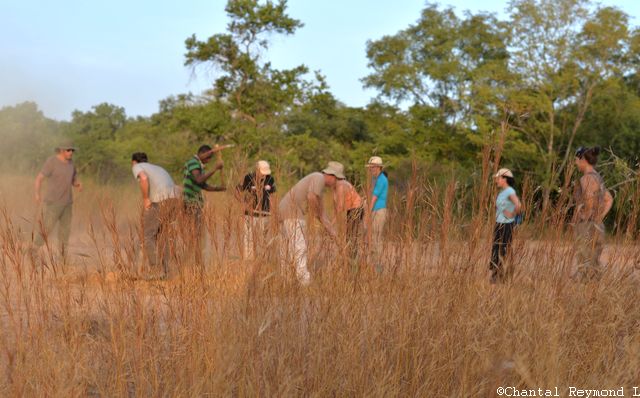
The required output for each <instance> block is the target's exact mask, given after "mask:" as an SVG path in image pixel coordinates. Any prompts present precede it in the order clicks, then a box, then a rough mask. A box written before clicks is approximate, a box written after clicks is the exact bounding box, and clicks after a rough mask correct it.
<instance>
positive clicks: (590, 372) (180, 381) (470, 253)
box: [0, 155, 640, 397]
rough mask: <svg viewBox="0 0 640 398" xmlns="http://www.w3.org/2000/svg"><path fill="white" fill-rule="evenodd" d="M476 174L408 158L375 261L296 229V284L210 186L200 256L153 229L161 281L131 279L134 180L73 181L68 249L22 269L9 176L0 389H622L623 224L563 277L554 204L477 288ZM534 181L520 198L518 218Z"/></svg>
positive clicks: (635, 371)
mask: <svg viewBox="0 0 640 398" xmlns="http://www.w3.org/2000/svg"><path fill="white" fill-rule="evenodd" d="M487 156H488V155H487ZM490 173H491V170H490V169H489V168H487V169H486V170H484V171H483V172H482V173H481V175H480V176H479V177H478V181H477V184H476V185H475V187H473V189H468V187H466V188H465V187H463V186H462V185H461V183H460V182H459V181H456V180H452V181H450V182H449V183H448V184H445V185H444V186H440V185H437V184H435V183H433V182H430V180H429V178H428V173H425V171H421V170H418V169H417V168H416V167H414V172H413V177H412V179H411V184H410V189H409V191H408V193H407V194H406V195H405V196H402V195H396V196H395V197H394V198H393V200H392V208H391V214H390V217H389V220H390V221H389V223H388V228H387V231H386V239H387V244H386V247H385V256H384V257H385V261H384V264H385V271H384V273H383V274H382V275H377V274H376V273H375V272H374V271H373V269H372V267H370V266H369V265H368V264H367V262H366V261H365V260H364V259H352V258H349V257H348V256H346V255H344V253H345V252H344V251H343V250H341V248H339V247H337V246H336V244H335V243H332V242H330V241H329V240H327V239H326V237H325V236H324V235H323V233H322V230H321V229H320V228H317V226H316V227H313V228H310V232H309V237H308V238H309V242H310V249H309V250H310V264H311V270H312V273H313V280H314V281H313V283H312V284H311V286H309V287H307V288H304V287H301V286H300V285H299V284H298V283H297V281H296V279H295V277H294V273H293V267H292V266H291V265H290V264H286V261H285V259H284V258H282V257H281V255H280V251H279V250H278V246H279V242H278V240H277V239H276V240H273V239H265V241H264V244H263V245H262V247H260V248H259V252H260V253H261V254H260V256H259V259H258V260H246V259H243V258H242V256H241V254H240V243H239V242H240V234H241V220H240V217H239V214H240V213H241V212H240V208H239V207H238V205H237V204H236V203H235V202H234V201H233V200H232V199H231V198H230V197H229V195H228V194H211V195H209V196H208V199H209V200H208V204H207V209H206V213H205V214H206V222H205V226H206V227H205V228H206V230H207V234H206V235H207V238H206V245H205V262H204V265H203V266H202V267H197V266H195V265H194V264H193V262H192V261H191V257H190V256H189V255H190V253H189V250H188V249H186V248H185V245H186V244H187V243H188V242H189V241H190V240H192V239H194V238H195V237H194V236H190V235H188V234H187V235H188V236H184V233H183V234H179V235H180V236H171V241H172V242H173V243H174V249H173V251H172V270H173V274H172V277H171V279H169V280H168V281H156V282H148V281H144V280H140V279H139V278H137V277H136V275H137V272H138V267H139V265H140V249H139V243H138V242H139V240H140V232H139V224H138V223H137V219H138V218H137V216H138V211H139V208H138V206H139V202H138V200H139V199H138V195H139V194H138V192H137V191H136V190H135V186H131V187H127V188H118V189H115V188H110V187H99V186H88V187H87V188H86V190H85V192H84V193H83V194H82V195H79V196H78V199H77V201H76V202H77V203H76V205H75V219H74V229H73V232H72V234H73V237H72V243H71V255H70V256H69V258H67V259H64V258H60V257H59V256H58V255H56V253H55V250H54V249H53V248H52V249H51V253H49V254H48V255H47V256H45V262H44V264H39V263H38V261H35V260H36V259H34V258H33V257H32V256H30V255H29V252H28V250H26V248H27V246H28V243H29V241H30V239H31V234H30V232H29V225H30V224H29V222H30V221H32V220H33V219H32V215H33V209H32V205H31V204H30V203H28V202H26V201H25V200H24V198H27V197H29V195H30V193H29V188H28V187H24V184H22V185H21V184H20V183H19V182H18V181H12V182H13V183H15V184H16V186H19V187H23V188H21V189H22V190H18V191H17V192H16V195H5V197H4V198H3V201H4V204H3V205H2V207H1V211H0V218H1V220H2V221H1V223H0V225H1V226H2V227H1V229H0V245H1V246H0V247H1V248H0V250H1V255H0V319H1V320H2V323H1V326H2V327H0V395H2V396H51V397H58V396H59V397H69V396H104V397H111V396H140V397H143V396H144V397H147V396H180V397H191V396H385V397H386V396H425V397H436V396H450V397H485V396H495V391H496V388H497V387H498V386H516V387H518V388H538V387H542V388H553V387H555V386H558V387H559V388H560V389H561V390H563V389H565V388H566V387H568V386H583V387H584V388H607V387H611V388H613V387H618V386H633V385H638V384H639V383H640V379H639V374H640V373H639V372H640V306H638V297H639V295H638V287H639V282H640V281H639V279H638V276H637V274H638V272H640V271H639V270H638V269H637V258H639V257H640V248H639V246H638V244H637V242H636V241H635V240H634V238H633V237H634V236H635V231H631V230H630V229H629V228H626V227H625V228H619V231H620V233H619V234H618V236H615V237H610V239H609V243H608V245H607V249H606V253H605V257H606V261H607V263H608V270H607V272H606V273H605V274H604V277H603V278H602V279H601V280H600V281H598V282H595V281H594V282H589V283H586V284H577V283H573V282H571V281H570V279H569V275H570V273H571V272H572V268H573V266H574V265H573V262H572V251H573V249H572V246H571V242H570V230H569V229H568V228H566V227H565V222H566V214H568V213H569V209H570V206H571V203H570V197H569V198H566V199H567V200H566V201H564V202H563V200H564V199H563V198H561V199H560V200H559V201H558V203H559V205H558V206H557V208H556V209H555V211H554V214H552V215H551V216H550V217H548V218H547V219H546V220H538V219H536V218H535V214H531V215H530V217H529V221H528V223H527V224H525V225H523V226H522V227H520V228H519V231H518V233H517V234H516V238H515V241H514V244H513V248H514V256H513V258H512V261H511V262H510V265H511V266H512V267H514V270H515V275H514V278H513V280H512V281H511V282H509V283H506V284H502V285H495V286H494V285H490V284H489V283H488V262H489V253H490V244H491V236H490V235H491V228H492V216H491V213H492V207H491V201H492V200H493V197H494V193H495V192H494V190H493V187H492V186H491V184H490V183H489V182H488V180H489V178H488V176H489V175H490ZM482 181H485V182H482ZM392 183H393V181H392ZM532 185H533V184H532V182H531V181H527V182H525V184H524V187H523V189H522V192H521V195H522V199H523V202H524V203H525V204H526V208H527V212H531V209H532V208H533V207H534V203H533V195H532V188H531V187H532ZM282 192H284V190H283V189H281V194H282ZM625 195H627V196H632V197H633V195H636V196H635V197H633V200H635V203H638V200H640V196H637V191H629V192H626V193H625ZM465 203H466V204H469V203H474V205H473V206H465V205H464V204H465ZM469 209H471V210H469ZM636 211H637V209H634V210H633V212H632V213H630V214H629V215H628V217H626V219H631V220H637V216H638V215H637V213H635V212H636ZM180 217H181V216H179V215H177V216H176V218H175V220H174V222H176V223H177V224H179V223H181V222H183V220H181V218H180ZM276 231H277V226H273V230H272V231H271V232H270V234H272V235H270V236H275V234H276ZM540 231H544V232H543V233H541V232H540ZM52 247H53V246H52ZM44 251H45V253H46V252H47V250H46V249H45V250H44ZM282 264H284V266H282Z"/></svg>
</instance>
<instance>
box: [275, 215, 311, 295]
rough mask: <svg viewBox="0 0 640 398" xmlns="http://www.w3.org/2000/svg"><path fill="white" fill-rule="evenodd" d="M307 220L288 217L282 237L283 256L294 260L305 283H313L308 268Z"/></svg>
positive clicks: (297, 270)
mask: <svg viewBox="0 0 640 398" xmlns="http://www.w3.org/2000/svg"><path fill="white" fill-rule="evenodd" d="M305 227H306V221H305V220H299V219H295V218H294V219H287V220H283V223H282V237H283V239H284V245H283V246H284V249H285V250H286V253H283V258H285V259H287V260H288V261H292V262H293V264H294V266H295V269H296V276H297V277H298V280H299V281H300V283H301V284H303V285H308V284H309V283H311V274H310V273H309V270H308V269H307V241H306V239H305V237H304V232H305V231H304V230H305Z"/></svg>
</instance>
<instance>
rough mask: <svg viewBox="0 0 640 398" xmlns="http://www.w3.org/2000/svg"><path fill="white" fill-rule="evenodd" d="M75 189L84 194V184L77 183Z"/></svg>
mask: <svg viewBox="0 0 640 398" xmlns="http://www.w3.org/2000/svg"><path fill="white" fill-rule="evenodd" d="M74 187H76V189H77V190H78V192H82V183H80V182H76V183H75V185H74Z"/></svg>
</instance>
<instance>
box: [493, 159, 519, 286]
mask: <svg viewBox="0 0 640 398" xmlns="http://www.w3.org/2000/svg"><path fill="white" fill-rule="evenodd" d="M493 178H494V180H495V183H496V186H497V187H498V188H499V189H500V192H499V193H498V196H497V198H496V224H495V228H494V231H493V245H492V247H491V262H490V263H489V269H490V270H491V279H490V281H491V283H496V282H503V281H504V280H505V279H506V278H507V277H508V276H509V275H510V273H508V272H506V270H505V265H504V259H505V257H506V256H507V254H508V249H509V246H510V244H511V240H512V238H513V229H514V227H515V225H516V222H515V221H516V216H517V215H518V214H520V212H521V211H522V205H521V204H520V199H519V198H518V194H517V193H516V190H515V189H514V188H513V186H514V185H515V180H514V178H513V173H512V172H511V170H509V169H504V168H503V169H500V170H498V172H497V173H496V174H495V175H494V176H493Z"/></svg>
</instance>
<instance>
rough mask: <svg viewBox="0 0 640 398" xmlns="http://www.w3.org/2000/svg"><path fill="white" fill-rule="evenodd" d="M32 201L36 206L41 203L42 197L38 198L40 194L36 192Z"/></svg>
mask: <svg viewBox="0 0 640 398" xmlns="http://www.w3.org/2000/svg"><path fill="white" fill-rule="evenodd" d="M33 200H34V201H35V202H36V203H37V204H40V203H42V197H41V196H40V194H39V193H37V192H36V194H35V195H34V197H33Z"/></svg>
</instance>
